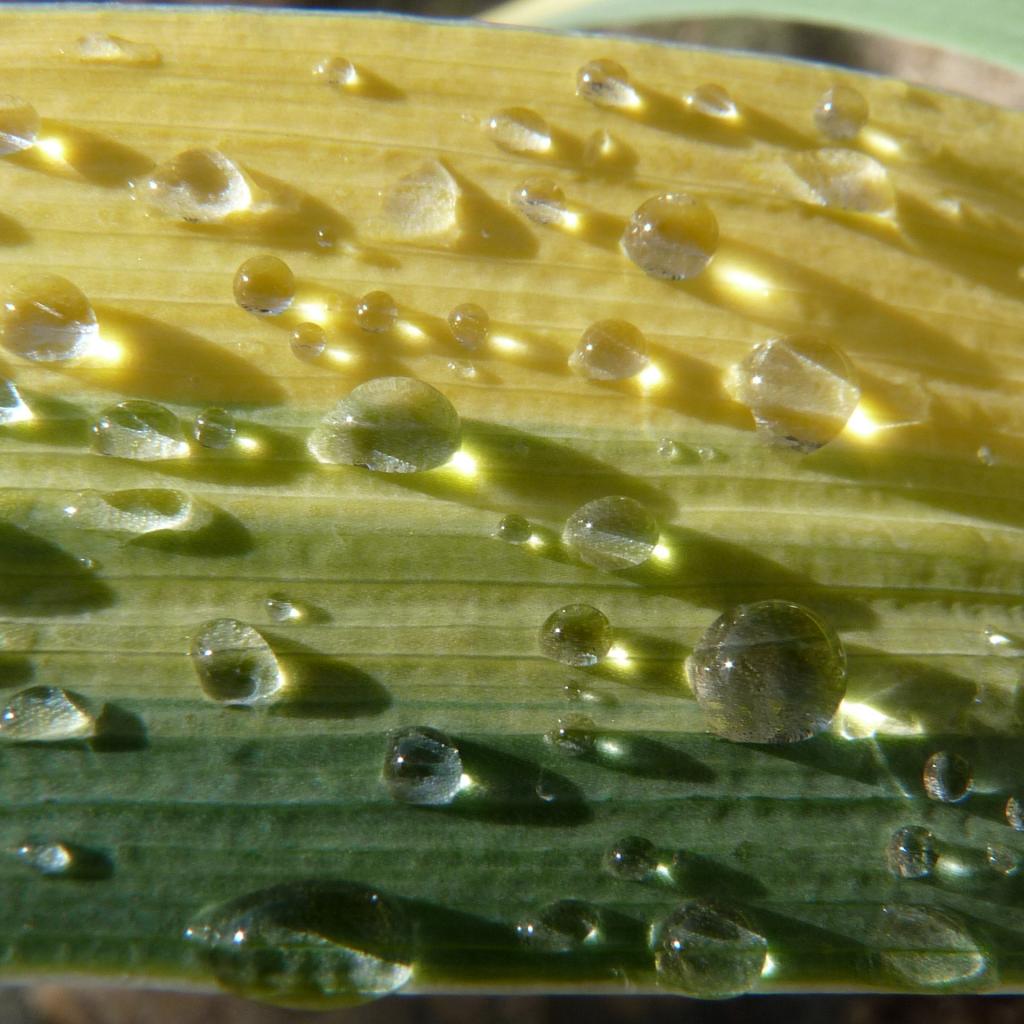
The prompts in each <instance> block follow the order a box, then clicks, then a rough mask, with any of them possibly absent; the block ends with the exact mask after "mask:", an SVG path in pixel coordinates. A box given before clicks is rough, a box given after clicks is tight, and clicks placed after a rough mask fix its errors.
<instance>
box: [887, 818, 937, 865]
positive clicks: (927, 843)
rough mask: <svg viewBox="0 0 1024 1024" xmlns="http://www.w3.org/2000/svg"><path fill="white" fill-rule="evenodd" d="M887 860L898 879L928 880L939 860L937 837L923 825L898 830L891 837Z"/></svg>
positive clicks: (906, 826) (908, 826)
mask: <svg viewBox="0 0 1024 1024" xmlns="http://www.w3.org/2000/svg"><path fill="white" fill-rule="evenodd" d="M885 860H886V863H887V864H888V865H889V870H890V871H891V872H892V873H893V874H894V875H895V876H896V877H897V878H927V877H928V876H929V875H930V874H931V873H932V871H933V870H934V869H935V862H936V861H937V860H938V854H937V853H936V851H935V837H934V836H933V835H932V834H931V832H929V831H928V829H926V828H923V827H922V826H921V825H905V826H904V827H903V828H898V829H896V831H895V832H893V834H892V835H891V836H890V837H889V845H888V846H887V847H886V848H885Z"/></svg>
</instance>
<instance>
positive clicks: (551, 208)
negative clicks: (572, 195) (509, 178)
mask: <svg viewBox="0 0 1024 1024" xmlns="http://www.w3.org/2000/svg"><path fill="white" fill-rule="evenodd" d="M509 202H511V204H512V205H513V206H514V207H515V208H516V209H517V210H518V211H519V212H520V213H521V214H522V215H523V216H524V217H526V218H527V219H528V220H532V221H533V222H534V224H561V223H562V222H563V221H564V220H565V214H566V209H567V208H566V205H565V193H564V192H563V191H562V187H561V186H560V185H559V184H558V183H557V182H555V181H553V180H552V179H551V178H539V177H531V178H527V179H526V180H525V181H523V182H521V183H520V184H518V185H516V187H515V188H514V189H512V194H511V196H510V197H509Z"/></svg>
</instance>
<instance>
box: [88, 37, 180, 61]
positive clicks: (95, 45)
mask: <svg viewBox="0 0 1024 1024" xmlns="http://www.w3.org/2000/svg"><path fill="white" fill-rule="evenodd" d="M77 52H78V59H79V60H80V61H82V63H83V64H122V65H124V66H126V67H134V68H154V67H157V66H158V65H159V64H160V62H161V57H160V51H159V50H158V49H157V48H156V47H155V46H152V45H151V44H149V43H136V42H132V40H131V39H122V38H121V36H111V35H107V33H106V32H90V33H89V35H87V36H82V38H81V39H79V40H78V45H77Z"/></svg>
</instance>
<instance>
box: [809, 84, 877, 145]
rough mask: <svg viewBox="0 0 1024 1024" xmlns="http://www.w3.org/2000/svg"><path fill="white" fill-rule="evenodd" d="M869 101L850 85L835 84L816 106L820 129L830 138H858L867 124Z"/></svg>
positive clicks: (816, 117) (815, 116) (815, 119)
mask: <svg viewBox="0 0 1024 1024" xmlns="http://www.w3.org/2000/svg"><path fill="white" fill-rule="evenodd" d="M867 120H868V101H867V100H866V99H864V97H863V96H862V95H861V93H859V92H858V91H857V90H856V89H854V88H852V87H850V86H848V85H834V86H832V88H831V89H829V90H828V91H827V92H826V93H825V95H824V96H822V97H821V99H820V100H819V101H818V105H817V106H816V107H815V108H814V123H815V124H816V125H817V126H818V131H820V132H821V133H822V134H823V135H827V136H828V137H829V138H830V139H838V140H840V141H845V140H847V139H853V138H856V137H857V136H858V135H859V134H860V130H861V128H863V127H864V125H865V124H867Z"/></svg>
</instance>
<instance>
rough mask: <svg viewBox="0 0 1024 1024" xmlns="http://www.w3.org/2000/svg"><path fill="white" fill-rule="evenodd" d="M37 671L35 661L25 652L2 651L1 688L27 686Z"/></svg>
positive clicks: (0, 661) (0, 666) (0, 665)
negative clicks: (27, 656) (26, 655)
mask: <svg viewBox="0 0 1024 1024" xmlns="http://www.w3.org/2000/svg"><path fill="white" fill-rule="evenodd" d="M35 672H36V667H35V663H34V662H33V661H32V660H31V659H30V658H26V657H25V655H24V654H14V653H12V652H9V651H0V688H2V689H5V690H6V689H9V688H11V687H14V686H18V687H20V686H27V685H28V683H30V682H31V680H32V678H33V676H34V675H35Z"/></svg>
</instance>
